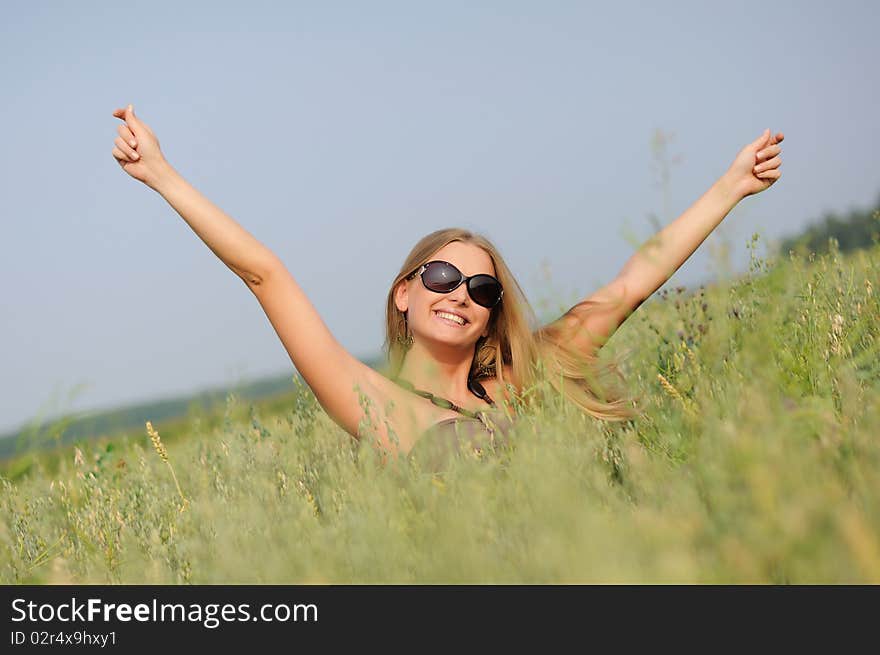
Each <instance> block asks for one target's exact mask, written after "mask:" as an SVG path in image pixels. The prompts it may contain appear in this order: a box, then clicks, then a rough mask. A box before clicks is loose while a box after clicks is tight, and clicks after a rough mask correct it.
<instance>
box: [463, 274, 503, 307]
mask: <svg viewBox="0 0 880 655" xmlns="http://www.w3.org/2000/svg"><path fill="white" fill-rule="evenodd" d="M469 291H470V293H471V298H473V299H474V302H476V303H478V304H480V305H483V307H492V306H493V305H495V303H497V302H498V297H499V296H500V295H501V285H499V284H498V281H497V280H496V279H495V278H493V277H490V276H488V275H477V276H476V277H474V278H471V281H470V289H469Z"/></svg>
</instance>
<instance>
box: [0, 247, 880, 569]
mask: <svg viewBox="0 0 880 655" xmlns="http://www.w3.org/2000/svg"><path fill="white" fill-rule="evenodd" d="M811 259H813V258H811ZM811 259H807V260H804V259H799V258H796V259H793V260H792V259H784V260H780V261H776V262H766V261H762V260H760V259H756V258H755V257H754V255H753V260H752V267H751V270H750V272H749V274H748V275H746V276H744V277H743V278H741V279H738V280H735V281H733V282H731V283H727V284H724V285H718V286H712V287H709V288H706V289H699V290H696V291H693V292H687V291H686V290H680V291H679V292H676V291H675V290H672V291H671V292H670V291H662V292H660V293H658V294H656V295H655V296H654V297H653V298H652V299H650V300H649V301H648V302H646V303H645V304H644V305H643V306H642V307H641V308H640V309H639V310H638V311H637V312H636V314H634V315H633V316H632V317H631V318H630V319H629V320H628V321H627V323H626V324H624V326H622V327H621V329H620V330H619V331H618V333H617V334H616V335H615V336H614V337H613V338H612V340H611V341H610V342H609V344H608V345H607V346H606V348H605V349H604V350H605V351H606V352H607V353H608V354H610V355H613V354H616V353H623V352H624V351H631V352H632V353H633V354H632V355H631V356H629V357H628V358H627V359H625V360H624V362H623V364H622V370H623V372H624V374H625V376H626V379H627V381H628V385H629V386H630V388H631V389H632V390H633V391H634V392H635V393H637V394H640V395H641V396H642V397H643V398H644V406H645V408H646V410H647V415H646V417H645V418H644V419H643V420H639V421H637V422H635V423H632V424H610V423H609V424H606V423H603V422H600V421H596V420H594V419H591V418H589V417H587V416H584V415H583V414H581V413H579V412H578V411H577V410H576V408H575V407H573V406H571V405H569V404H566V403H562V402H559V400H560V399H558V398H555V397H553V394H551V393H550V392H549V391H548V389H549V387H548V386H546V385H543V386H541V387H539V388H538V389H536V391H537V392H538V393H541V394H543V395H544V397H545V398H546V400H547V402H546V406H545V408H544V409H543V410H541V411H540V412H537V413H530V414H525V415H524V416H523V417H522V422H521V423H520V424H519V426H518V428H517V430H516V432H515V433H514V436H513V441H514V445H513V447H512V448H510V449H509V450H506V451H504V452H501V453H498V454H497V455H495V456H492V457H489V458H484V459H482V460H461V461H458V462H456V463H455V465H454V466H453V467H452V468H451V469H450V470H449V471H448V472H447V473H446V474H445V475H442V476H432V475H430V474H428V473H422V472H419V471H417V470H414V469H413V468H411V467H407V466H402V467H393V466H389V467H382V466H380V465H379V464H378V461H377V460H378V456H377V455H376V454H375V453H374V452H373V451H372V450H370V449H369V448H368V447H366V446H362V447H358V445H357V444H355V443H354V442H353V440H352V439H351V438H350V437H349V436H348V435H347V434H346V433H345V432H344V431H342V430H341V429H340V428H338V427H337V426H336V425H335V424H334V423H333V422H332V421H331V420H330V419H329V418H328V417H327V416H326V414H325V413H324V412H323V410H321V408H320V407H319V406H318V405H317V404H316V402H315V399H314V396H313V395H312V394H311V392H310V390H309V389H308V388H307V387H304V388H301V389H300V392H299V393H298V394H297V395H296V397H295V398H294V400H293V402H291V404H290V405H289V406H287V407H284V408H281V409H280V410H279V411H277V412H274V413H271V412H269V411H265V412H258V411H255V410H251V411H250V412H249V413H248V415H247V417H246V418H243V417H242V416H241V414H240V410H241V408H240V407H236V405H235V403H234V402H230V406H229V407H228V408H227V410H228V412H227V418H226V420H223V421H217V422H216V423H215V424H201V425H200V424H198V423H193V424H191V425H189V426H187V425H183V424H179V425H177V426H175V427H174V428H163V427H161V426H159V431H160V433H161V436H162V440H163V442H164V443H165V445H166V447H167V449H168V458H169V464H170V465H171V466H173V469H174V473H175V475H176V477H177V479H178V480H179V482H180V487H181V489H182V491H183V493H184V494H185V496H186V498H187V501H188V504H187V505H186V506H185V508H184V509H183V511H181V505H182V503H181V497H180V495H179V493H178V490H177V487H176V485H175V481H174V477H173V476H172V472H171V470H170V469H169V467H168V465H166V464H165V463H164V462H163V461H162V460H161V459H160V457H159V456H158V454H157V453H156V452H155V451H154V450H153V449H152V445H151V443H150V439H149V437H148V436H147V434H146V430H144V432H143V435H142V438H140V439H138V440H132V441H130V442H128V443H126V442H120V443H115V444H112V445H111V447H110V448H109V449H108V443H107V442H102V443H98V442H94V443H83V444H81V446H80V449H81V451H80V452H81V453H82V457H81V460H79V459H75V458H74V457H72V456H69V455H68V456H63V457H56V459H55V460H54V463H52V464H51V465H50V464H49V463H47V462H46V461H44V460H43V459H41V458H40V456H34V458H33V459H32V460H31V463H30V465H29V467H28V468H27V470H25V471H20V472H19V473H18V475H17V477H16V478H15V480H14V481H13V480H10V477H11V476H9V475H7V476H5V477H4V478H3V479H2V480H0V486H2V491H0V582H2V583H12V584H19V583H38V584H40V583H105V582H109V583H133V584H144V583H159V584H163V583H282V584H283V583H351V582H353V583H411V582H412V583H443V582H448V583H466V582H468V583H471V582H475V583H490V582H491V583H560V582H565V583H568V582H646V583H666V582H676V583H694V582H696V583H878V582H880V444H878V437H880V344H878V337H880V327H878V326H880V299H878V294H880V288H878V287H880V284H878V281H880V275H878V272H880V246H877V245H876V244H875V246H874V247H873V248H872V249H870V250H866V251H860V252H856V253H853V254H852V255H848V256H847V257H845V258H844V257H842V256H841V255H840V254H839V253H838V252H837V251H836V250H834V249H832V251H831V252H830V253H829V254H827V255H823V256H821V257H819V258H815V260H811ZM658 374H659V375H662V376H663V379H664V380H665V381H666V384H665V385H664V384H663V383H661V381H660V378H659V377H658Z"/></svg>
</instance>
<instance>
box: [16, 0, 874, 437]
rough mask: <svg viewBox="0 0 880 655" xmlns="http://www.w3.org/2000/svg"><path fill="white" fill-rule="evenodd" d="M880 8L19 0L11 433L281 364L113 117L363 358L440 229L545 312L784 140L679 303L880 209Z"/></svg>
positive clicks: (715, 238) (240, 288) (234, 281)
mask: <svg viewBox="0 0 880 655" xmlns="http://www.w3.org/2000/svg"><path fill="white" fill-rule="evenodd" d="M878 18H880V10H878V5H877V4H876V3H871V2H842V3H835V4H834V5H833V6H831V5H830V4H828V3H818V2H774V3H765V2H739V3H736V4H730V3H705V2H674V3H662V4H659V3H658V4H654V3H651V4H649V3H625V2H618V3H613V4H612V3H590V2H530V3H526V2H452V1H449V0H447V1H444V2H436V3H413V2H399V3H391V2H372V3H356V2H347V3H339V2H322V3H284V4H283V5H282V3H261V2H248V3H222V2H221V3H213V2H212V3H206V2H203V3H193V2H188V3H174V2H150V3H109V2H101V3H98V2H83V3H61V2H40V3H36V2H4V3H3V4H2V8H0V74H2V80H3V82H4V83H5V84H4V86H5V88H6V92H5V93H4V101H3V103H0V119H2V124H3V126H4V128H5V129H4V147H3V148H2V149H0V173H2V175H0V190H2V197H3V200H4V211H3V237H2V244H3V246H4V248H3V257H2V258H0V274H2V276H3V279H4V280H5V281H6V282H7V284H6V285H5V290H4V294H3V300H2V321H0V359H2V367H0V370H2V374H0V375H2V378H0V379H2V384H3V389H2V394H0V430H6V429H11V428H14V427H17V426H18V425H20V424H21V423H22V422H24V421H25V420H27V419H29V418H31V417H32V416H34V415H36V414H37V413H38V412H42V413H43V414H44V415H54V414H55V413H59V412H62V411H75V410H88V409H95V408H104V407H112V406H115V405H118V404H124V403H128V402H134V401H140V400H146V399H154V398H164V397H171V396H175V395H178V394H180V393H186V392H190V391H193V390H197V389H200V388H203V387H206V386H221V387H222V386H224V385H228V386H230V387H231V386H233V385H235V384H236V383H238V382H240V381H242V380H244V379H251V378H255V377H259V376H263V375H268V374H281V373H284V372H286V371H289V372H290V374H291V375H292V374H293V372H294V368H293V365H292V363H291V362H290V360H289V358H288V356H287V354H286V352H285V351H284V349H283V347H282V345H281V343H280V341H279V340H278V338H277V336H276V335H275V333H274V331H273V329H272V327H271V325H270V324H269V322H268V320H267V319H266V317H265V315H264V314H263V313H262V310H261V308H260V306H259V304H258V303H257V302H256V300H255V299H254V298H253V296H252V295H251V294H250V293H249V292H248V291H247V289H246V288H245V287H244V285H243V284H242V283H241V281H240V280H239V279H238V278H237V277H235V275H234V274H232V273H231V272H230V271H229V270H228V269H227V268H226V267H225V266H224V265H223V263H222V262H221V261H220V260H219V259H217V258H216V257H215V256H214V254H213V253H212V252H211V251H210V250H209V249H208V248H207V247H206V246H205V245H204V243H202V241H201V240H200V239H198V237H197V236H196V235H195V234H194V233H193V232H192V231H191V230H190V228H189V227H188V226H187V225H186V224H185V223H184V222H183V221H182V219H181V218H180V217H179V216H178V215H177V214H176V212H174V210H173V209H172V208H171V207H170V206H169V205H168V204H167V203H166V202H165V201H164V200H163V199H162V197H161V196H159V195H158V194H156V193H155V192H153V191H152V190H150V189H148V188H147V187H145V186H143V185H142V184H140V183H139V182H137V181H135V180H134V179H132V178H130V177H129V176H128V175H126V174H125V173H124V172H123V171H122V170H121V169H120V168H119V166H118V165H117V163H116V161H115V160H114V159H113V157H112V155H111V154H110V153H111V150H112V148H113V140H114V139H115V137H116V126H117V124H118V122H119V121H118V119H116V118H114V117H112V116H111V113H112V111H113V110H114V109H115V108H117V107H122V106H124V105H125V104H127V103H129V102H131V103H133V104H134V106H135V109H136V111H137V113H138V116H139V117H140V118H141V119H142V120H144V121H145V122H147V123H148V124H149V125H150V126H151V127H152V129H153V130H154V131H155V132H156V134H157V136H158V138H159V141H160V144H161V146H162V150H163V152H164V153H165V155H166V157H167V158H168V159H169V161H170V162H171V163H172V165H173V166H174V167H175V168H176V169H177V170H178V171H179V172H180V173H181V174H183V176H184V177H186V178H187V179H188V180H189V181H190V182H191V183H192V184H193V185H194V186H196V187H197V188H198V189H199V190H200V191H202V193H204V194H205V195H206V196H208V197H209V198H211V200H213V201H214V202H215V203H216V204H218V205H219V206H220V207H222V208H223V209H224V210H225V211H226V212H227V213H229V214H230V215H231V216H232V217H233V218H235V219H236V220H237V221H239V222H240V223H241V224H242V225H243V226H244V227H245V228H246V229H247V230H248V231H249V232H251V234H253V235H254V236H256V237H257V238H258V239H259V240H260V241H261V242H262V243H264V244H266V245H267V246H268V247H270V248H271V249H272V250H273V251H274V252H275V253H277V254H278V255H279V256H280V257H281V258H282V259H283V260H284V262H285V263H286V265H287V267H288V269H289V270H290V271H291V273H292V274H293V275H294V276H295V277H296V278H297V280H298V282H299V283H300V285H301V286H302V287H303V289H304V290H305V291H306V293H307V294H308V295H309V297H310V299H311V300H312V302H313V303H314V304H315V306H316V307H317V309H318V311H319V312H320V313H321V315H322V317H323V318H324V320H325V322H326V323H327V325H328V326H329V327H330V329H331V330H332V331H333V333H334V334H335V335H336V337H337V338H338V339H339V340H340V341H341V342H342V343H343V345H344V346H345V347H346V348H348V349H349V350H350V351H351V352H352V353H353V354H355V355H356V356H358V357H368V356H372V355H374V354H378V353H379V350H380V348H381V344H382V339H383V332H382V330H383V318H384V317H383V311H384V302H385V297H386V294H387V292H388V286H389V284H390V282H391V280H392V279H393V277H394V275H395V273H396V272H397V270H398V268H399V266H400V264H401V263H402V261H403V259H404V257H405V256H406V254H407V253H408V252H409V250H410V248H411V247H412V246H413V245H414V244H415V242H416V241H417V240H418V239H419V238H421V237H422V236H423V235H424V234H426V233H428V232H431V231H433V230H436V229H439V228H441V227H448V226H453V225H457V226H463V227H467V228H470V229H474V230H476V231H479V232H481V233H483V234H485V235H486V236H488V237H489V238H490V239H492V240H493V241H494V242H495V243H496V245H498V247H499V248H500V249H501V252H502V253H503V255H504V256H505V259H506V261H507V263H508V264H509V265H510V266H511V268H512V270H513V271H514V273H515V274H516V275H517V276H518V280H519V282H520V284H521V285H522V287H523V288H524V290H525V291H526V293H527V295H528V297H529V299H530V300H531V302H532V304H533V306H534V307H535V309H536V311H537V312H538V314H539V316H540V317H542V318H544V319H546V320H550V319H552V318H555V316H556V315H558V313H561V311H563V310H564V309H563V305H566V304H573V303H574V302H576V301H577V300H579V299H581V298H582V297H583V296H585V295H586V294H588V293H589V292H591V291H593V290H595V289H596V288H598V287H599V286H600V285H602V284H604V283H607V282H608V281H610V280H611V279H613V277H614V276H615V275H616V273H617V271H618V270H619V269H620V267H621V266H622V265H623V264H624V263H625V261H626V260H627V259H628V258H629V257H630V256H631V255H632V253H633V245H632V244H631V243H630V240H628V239H627V237H626V235H627V234H630V233H631V234H635V235H637V236H638V237H639V238H642V239H644V238H647V237H648V236H650V234H652V233H653V227H652V226H651V223H650V222H649V220H648V215H649V214H651V213H654V214H656V215H657V216H658V217H659V218H660V219H661V221H662V222H663V223H666V222H669V221H671V220H672V219H674V218H675V217H676V216H678V215H679V214H680V213H681V212H682V211H684V210H685V209H686V208H687V207H688V206H689V205H690V204H691V203H692V202H693V201H694V200H696V199H697V198H698V197H699V196H700V195H701V194H702V193H703V192H704V191H705V190H706V189H707V188H708V187H709V186H710V185H711V184H712V182H713V181H714V180H715V179H717V177H718V176H720V175H721V174H722V173H724V171H725V170H726V169H727V167H728V166H729V164H730V163H731V162H732V160H733V158H734V157H735V155H736V153H737V152H738V151H739V149H740V148H742V147H743V146H744V145H745V144H746V143H748V142H750V141H752V140H754V139H755V138H757V136H758V135H759V134H760V133H761V131H762V130H764V128H768V127H769V128H770V129H771V130H773V131H774V133H775V132H777V131H782V132H784V133H785V135H786V139H785V141H784V142H783V164H782V168H781V170H782V172H783V175H782V179H781V180H780V181H779V182H778V183H776V184H775V185H774V186H773V187H771V188H770V189H769V190H768V191H766V192H764V193H762V194H759V195H758V196H754V197H751V198H747V199H746V200H744V201H743V202H742V203H741V204H740V205H739V206H737V207H736V208H735V209H734V210H733V212H731V213H730V214H729V215H728V217H727V218H726V219H725V220H724V222H723V223H722V225H721V226H720V227H719V228H718V229H717V230H716V231H715V233H713V235H712V236H710V238H709V239H708V240H707V241H706V242H705V243H704V244H703V245H702V246H701V247H700V248H699V249H698V250H697V252H696V253H695V254H694V255H693V256H692V257H691V258H690V260H688V262H686V263H685V265H684V266H683V267H682V268H681V269H680V270H679V271H678V273H676V275H675V276H673V278H672V279H671V280H670V282H668V283H667V284H668V285H674V284H685V285H693V284H698V283H700V282H702V281H704V280H707V279H711V278H712V277H713V276H714V275H715V274H716V272H717V270H718V266H717V265H716V264H714V263H713V259H712V257H711V252H712V249H713V248H714V247H715V246H716V245H717V244H720V243H722V242H727V243H728V244H729V245H730V247H731V249H732V252H731V261H732V264H733V267H734V270H739V271H741V270H745V269H746V267H747V262H748V252H747V250H746V247H745V244H746V241H747V240H748V238H749V236H750V235H751V234H752V233H753V232H756V231H757V232H760V233H761V235H762V237H763V238H764V239H765V240H767V241H771V242H772V240H773V239H778V238H779V237H781V236H784V235H786V234H788V233H790V232H792V231H794V230H797V229H799V228H801V227H803V226H804V225H805V224H806V223H807V222H809V221H811V220H814V219H816V218H819V217H820V216H821V215H822V214H823V213H824V212H826V211H831V210H835V211H846V210H848V209H850V208H855V207H867V206H869V205H872V204H873V203H874V202H875V201H876V199H877V197H878V192H880V184H878V182H880V180H878V171H880V167H878V166H877V164H876V162H877V155H876V151H877V146H878V143H880V139H878V131H880V128H878V124H877V120H876V111H877V106H878V96H877V94H878V92H877V89H878V85H877V83H876V82H877V80H876V64H877V62H878V61H880V46H878V39H877V33H876V32H877V25H878V24H880V21H878ZM657 130H660V131H661V132H662V133H664V134H667V135H669V138H670V139H671V140H670V142H669V145H668V156H669V158H670V159H674V160H675V162H676V163H674V164H673V165H671V168H670V178H669V184H668V187H667V192H664V189H663V187H662V185H660V184H659V183H658V180H659V177H658V175H657V172H656V150H655V149H654V148H653V147H652V143H653V142H654V138H655V134H656V133H657ZM353 269H356V270H357V274H356V275H354V276H353V277H350V275H349V274H350V273H351V271H352V270H353ZM548 273H549V275H550V277H549V279H548V277H547V276H548ZM569 301H570V302H569ZM557 308H559V310H558V311H557Z"/></svg>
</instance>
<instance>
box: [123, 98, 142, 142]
mask: <svg viewBox="0 0 880 655" xmlns="http://www.w3.org/2000/svg"><path fill="white" fill-rule="evenodd" d="M123 116H124V117H125V124H126V125H128V129H130V130H131V132H132V134H134V136H135V138H137V137H138V134H140V133H141V131H142V130H143V125H141V121H140V119H139V118H138V117H137V116H135V115H134V105H128V107H126V108H125V110H124V114H123Z"/></svg>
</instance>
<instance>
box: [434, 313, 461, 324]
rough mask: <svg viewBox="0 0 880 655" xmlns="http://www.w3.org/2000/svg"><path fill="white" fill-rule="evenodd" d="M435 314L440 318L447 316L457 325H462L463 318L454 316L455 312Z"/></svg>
mask: <svg viewBox="0 0 880 655" xmlns="http://www.w3.org/2000/svg"><path fill="white" fill-rule="evenodd" d="M435 313H436V314H437V316H439V317H441V318H448V319H449V320H450V321H455V322H456V323H458V324H459V325H464V319H463V318H461V317H460V316H456V315H455V314H448V313H447V312H435Z"/></svg>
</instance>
